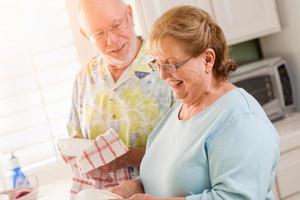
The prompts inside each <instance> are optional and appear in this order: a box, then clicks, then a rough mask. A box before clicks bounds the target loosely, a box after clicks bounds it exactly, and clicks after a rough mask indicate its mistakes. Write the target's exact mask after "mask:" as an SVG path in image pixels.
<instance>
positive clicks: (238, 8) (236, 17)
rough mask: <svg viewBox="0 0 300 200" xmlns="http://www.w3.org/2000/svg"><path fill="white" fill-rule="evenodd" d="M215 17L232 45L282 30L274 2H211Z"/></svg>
mask: <svg viewBox="0 0 300 200" xmlns="http://www.w3.org/2000/svg"><path fill="white" fill-rule="evenodd" d="M211 2H212V7H213V10H214V17H215V20H216V21H217V23H218V24H219V25H220V26H221V28H222V30H223V31H224V33H225V36H226V39H227V41H228V43H230V44H236V43H239V42H243V41H246V40H249V39H253V38H258V37H261V36H264V35H267V34H270V33H275V32H277V31H279V30H280V24H279V19H278V14H277V10H276V4H275V1H274V0H211Z"/></svg>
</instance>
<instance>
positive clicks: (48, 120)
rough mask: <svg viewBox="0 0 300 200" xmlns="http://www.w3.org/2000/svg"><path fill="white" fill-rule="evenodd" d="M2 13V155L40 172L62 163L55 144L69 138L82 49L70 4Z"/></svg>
mask: <svg viewBox="0 0 300 200" xmlns="http://www.w3.org/2000/svg"><path fill="white" fill-rule="evenodd" d="M0 9H1V11H0V153H1V154H2V157H4V158H5V159H7V158H8V157H9V156H10V152H12V151H14V153H15V155H16V156H17V157H18V159H19V161H20V165H21V166H22V167H23V168H24V170H25V171H26V170H30V169H32V168H35V169H38V168H39V167H42V166H43V165H47V164H49V163H51V162H57V157H56V156H57V152H56V148H55V139H57V138H61V137H66V136H67V130H66V126H65V124H66V120H67V117H68V113H69V108H70V97H71V92H72V84H73V81H74V78H75V75H76V73H77V72H78V70H79V67H80V63H79V58H78V54H77V49H76V47H75V44H74V40H73V34H72V30H71V27H70V23H69V17H68V14H67V12H66V8H65V1H62V0H51V1H50V0H48V1H41V0H0ZM9 167H10V166H8V165H7V166H5V168H6V170H7V169H8V168H9ZM0 189H1V188H0Z"/></svg>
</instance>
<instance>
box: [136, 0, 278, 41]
mask: <svg viewBox="0 0 300 200" xmlns="http://www.w3.org/2000/svg"><path fill="white" fill-rule="evenodd" d="M135 3H136V6H137V7H136V8H137V12H138V16H139V18H140V19H141V24H142V32H143V35H144V36H145V37H147V36H148V34H149V32H150V30H151V27H152V25H153V23H154V21H155V20H156V19H157V18H158V17H159V16H160V15H161V14H162V13H164V12H165V11H166V10H168V9H169V8H171V7H174V6H177V5H193V6H197V7H200V8H202V9H204V10H206V11H207V12H208V13H209V14H210V15H211V16H212V17H213V19H214V20H215V21H216V22H217V23H218V24H219V25H220V26H221V28H222V29H223V31H224V33H225V36H226V39H227V41H228V44H236V43H239V42H243V41H247V40H250V39H254V38H258V37H261V36H264V35H267V34H271V33H275V32H277V31H279V30H280V24H279V19H278V14H277V10H276V4H275V0H164V1H161V0H151V1H148V0H135Z"/></svg>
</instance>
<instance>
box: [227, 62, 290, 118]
mask: <svg viewBox="0 0 300 200" xmlns="http://www.w3.org/2000/svg"><path fill="white" fill-rule="evenodd" d="M289 70H290V69H289V67H288V65H287V62H286V61H285V60H283V59H282V58H280V57H274V58H269V59H263V60H260V61H255V62H252V63H249V64H246V65H241V66H239V67H238V68H237V70H236V71H234V72H233V73H232V74H231V75H230V81H231V82H232V83H233V84H234V85H236V86H237V87H240V88H244V89H245V90H246V91H247V92H248V93H250V94H251V95H252V96H253V97H254V98H255V99H256V100H257V101H258V102H259V103H260V105H261V106H262V108H263V109H264V111H265V112H266V114H267V116H268V117H269V119H270V120H271V121H276V120H278V119H281V118H283V117H284V116H285V115H286V114H287V113H289V112H291V111H292V109H293V108H294V106H295V99H294V95H293V88H292V80H291V75H290V74H291V73H290V71H289Z"/></svg>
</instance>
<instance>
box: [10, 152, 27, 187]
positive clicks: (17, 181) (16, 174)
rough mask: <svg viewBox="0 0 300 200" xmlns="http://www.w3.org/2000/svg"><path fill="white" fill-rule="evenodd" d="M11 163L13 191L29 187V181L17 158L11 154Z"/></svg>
mask: <svg viewBox="0 0 300 200" xmlns="http://www.w3.org/2000/svg"><path fill="white" fill-rule="evenodd" d="M10 161H11V164H12V185H13V189H16V188H20V187H29V186H30V184H29V181H28V179H27V178H26V176H25V174H24V173H23V171H22V169H21V167H20V165H19V161H18V159H17V157H16V156H15V155H14V154H13V153H11V157H10Z"/></svg>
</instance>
